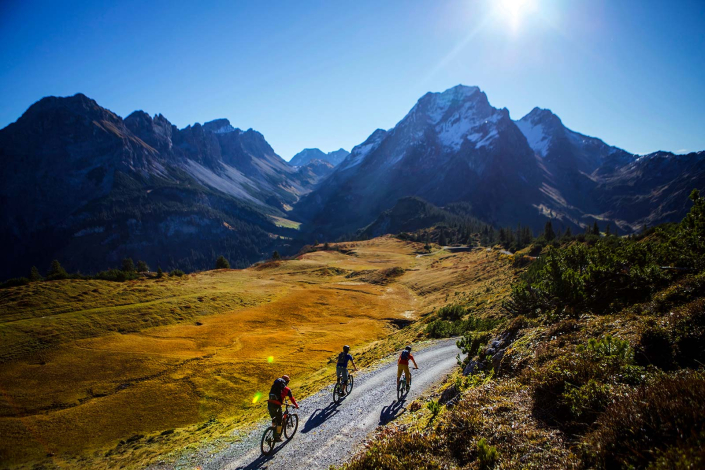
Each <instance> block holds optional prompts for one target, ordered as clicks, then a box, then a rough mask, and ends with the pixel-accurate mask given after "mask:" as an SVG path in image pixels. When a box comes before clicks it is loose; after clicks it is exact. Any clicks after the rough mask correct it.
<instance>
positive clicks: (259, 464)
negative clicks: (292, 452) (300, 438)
mask: <svg viewBox="0 0 705 470" xmlns="http://www.w3.org/2000/svg"><path fill="white" fill-rule="evenodd" d="M287 444H289V441H288V440H284V442H282V443H281V445H279V446H277V447H275V448H274V450H273V451H272V453H271V454H269V455H261V454H260V455H259V457H257V458H256V459H255V460H253V461H252V462H250V463H249V464H247V465H245V466H239V467H236V470H260V469H264V468H267V467H266V464H267V463H269V461H270V460H272V459H273V458H274V457H275V456H276V455H277V454H278V453H279V451H280V450H282V449H283V448H284V447H286V446H287Z"/></svg>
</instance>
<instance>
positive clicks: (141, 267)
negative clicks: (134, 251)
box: [137, 260, 149, 273]
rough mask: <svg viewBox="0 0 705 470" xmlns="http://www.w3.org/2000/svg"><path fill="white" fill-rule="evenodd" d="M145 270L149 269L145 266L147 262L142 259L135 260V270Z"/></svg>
mask: <svg viewBox="0 0 705 470" xmlns="http://www.w3.org/2000/svg"><path fill="white" fill-rule="evenodd" d="M147 271H149V266H147V263H145V262H144V261H142V260H139V261H137V272H138V273H146V272H147Z"/></svg>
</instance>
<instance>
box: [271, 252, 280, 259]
mask: <svg viewBox="0 0 705 470" xmlns="http://www.w3.org/2000/svg"><path fill="white" fill-rule="evenodd" d="M272 259H273V260H275V261H277V260H280V259H282V257H281V256H280V255H279V252H278V251H275V252H274V253H272Z"/></svg>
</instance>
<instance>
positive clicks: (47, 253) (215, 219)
mask: <svg viewBox="0 0 705 470" xmlns="http://www.w3.org/2000/svg"><path fill="white" fill-rule="evenodd" d="M0 161H1V162H2V165H1V166H0V184H1V187H0V202H1V203H2V204H1V206H0V207H1V208H0V240H1V241H2V242H4V246H6V247H8V248H7V249H6V250H4V252H3V255H2V260H1V261H2V263H0V276H4V277H7V276H11V275H22V274H26V271H28V270H29V267H30V266H32V265H37V266H40V267H42V266H47V265H48V263H49V262H50V261H51V260H52V259H54V258H57V259H60V260H61V262H62V263H63V264H64V265H65V266H66V267H67V268H68V269H69V270H82V271H84V272H94V271H97V270H101V269H105V268H107V267H110V266H112V265H117V264H119V261H120V260H121V259H122V258H123V257H127V256H130V257H133V258H135V259H143V260H145V261H146V262H147V263H148V264H150V265H151V266H152V268H156V266H162V267H163V268H165V269H167V268H168V269H171V268H177V267H178V268H181V269H185V270H193V269H204V268H211V267H212V265H213V262H214V260H215V258H216V257H217V256H219V255H221V254H222V255H225V256H226V257H227V258H229V259H230V261H231V263H232V264H233V265H234V266H238V267H239V266H245V265H248V264H250V263H252V262H254V261H257V260H259V259H262V258H266V257H268V256H269V255H270V254H271V252H272V251H273V250H274V249H279V250H284V251H287V250H295V249H296V247H297V246H300V245H301V244H303V243H305V242H310V241H311V240H313V239H316V238H317V239H320V240H334V239H336V238H338V237H340V236H344V235H350V234H354V233H356V232H358V231H361V230H364V228H365V227H367V226H368V225H370V224H372V223H373V222H375V221H376V220H378V217H380V215H381V214H383V213H385V211H389V210H390V209H392V208H393V207H395V205H396V204H397V201H399V200H400V199H402V198H406V197H409V196H415V197H418V198H422V199H423V200H425V201H427V202H428V203H430V204H433V205H436V206H446V205H449V204H452V203H456V202H462V203H464V204H465V206H464V207H467V208H470V211H471V215H472V216H473V217H476V218H478V219H480V220H482V221H483V222H485V223H489V224H492V225H495V226H507V225H512V226H515V225H516V224H517V223H521V224H522V225H524V226H530V227H532V228H533V229H534V231H535V232H538V231H539V230H540V229H541V228H542V226H543V224H544V223H545V221H547V220H553V221H554V222H555V223H556V224H558V225H559V226H560V225H563V226H566V227H567V226H570V227H572V228H573V229H580V228H581V227H584V226H587V225H591V224H592V223H593V222H595V221H597V222H599V223H601V224H604V223H607V222H610V223H612V224H615V225H616V226H617V227H619V229H620V232H621V233H630V232H633V231H636V230H639V229H640V228H641V227H642V226H643V225H654V224H658V223H662V222H668V221H674V220H678V219H680V218H681V217H682V216H683V215H684V214H685V212H686V211H687V210H688V201H687V195H688V193H689V192H690V190H692V189H693V188H700V189H703V188H705V152H696V153H691V154H687V155H674V154H672V153H669V152H655V153H652V154H649V155H642V156H639V155H633V154H630V153H629V152H626V151H624V150H622V149H619V148H616V147H613V146H610V145H608V144H606V143H604V142H603V141H601V140H600V139H597V138H594V137H589V136H585V135H582V134H580V133H578V132H575V131H572V130H570V129H568V128H567V127H565V126H564V125H563V123H562V122H561V120H560V118H559V117H558V116H556V115H555V114H553V113H552V112H551V111H549V110H544V109H539V108H535V109H534V110H532V111H531V112H530V113H529V114H527V115H526V116H524V117H523V118H521V119H519V120H516V121H515V120H512V118H511V117H510V115H509V111H508V110H507V109H497V108H494V107H493V106H492V105H491V104H490V103H489V101H488V98H487V96H486V95H485V93H483V92H482V91H481V90H480V89H479V88H477V87H467V86H462V85H459V86H456V87H454V88H451V89H449V90H446V91H445V92H442V93H427V94H426V95H424V96H423V97H422V98H421V99H419V101H418V102H417V103H416V105H415V106H414V107H413V108H412V109H411V111H410V112H409V113H408V114H407V115H406V116H405V117H404V118H403V119H402V120H401V121H400V122H399V123H398V124H397V125H396V126H394V127H393V128H392V129H389V130H382V129H378V130H376V131H374V132H373V133H372V134H371V135H370V137H368V138H367V140H365V142H363V143H361V144H360V145H358V146H356V147H355V148H353V150H352V152H350V153H349V154H348V152H346V151H345V150H343V149H340V150H338V151H336V152H330V153H328V154H325V153H323V152H322V151H320V150H318V149H305V150H304V151H302V152H300V153H299V154H297V155H296V156H295V157H294V158H292V160H291V162H289V163H287V162H286V161H284V160H283V159H282V158H280V157H279V156H278V155H277V154H276V153H275V152H274V150H273V149H272V148H271V146H270V145H269V144H268V143H267V141H266V140H265V138H264V136H262V134H260V133H258V132H257V131H255V130H253V129H248V130H246V131H243V130H240V129H236V128H234V127H233V126H232V125H231V124H230V122H229V121H228V120H227V119H216V120H214V121H210V122H207V123H205V124H203V125H201V124H194V125H191V126H187V127H186V128H184V129H178V128H177V127H176V126H174V125H172V124H171V123H170V122H169V121H168V120H167V119H166V118H165V117H164V116H162V115H161V114H158V115H155V116H150V115H148V114H147V113H144V112H142V111H135V112H134V113H132V114H130V115H129V116H127V117H126V118H124V119H122V118H121V117H119V116H117V115H116V114H115V113H113V112H111V111H109V110H107V109H105V108H103V107H101V106H99V105H98V104H97V103H96V102H95V101H94V100H92V99H90V98H88V97H86V96H84V95H82V94H77V95H74V96H71V97H65V98H57V97H48V98H44V99H42V100H40V101H38V102H37V103H35V104H34V105H32V106H31V107H30V108H29V109H28V110H27V111H26V112H25V113H24V114H23V115H22V116H21V117H20V118H19V119H18V120H17V121H16V122H14V123H12V124H10V125H8V126H7V127H5V128H4V129H2V130H0ZM298 222H301V223H302V225H301V228H300V230H296V229H294V227H296V226H297V225H298ZM375 227H376V228H375V230H373V231H374V232H375V233H376V232H377V231H379V230H380V225H375Z"/></svg>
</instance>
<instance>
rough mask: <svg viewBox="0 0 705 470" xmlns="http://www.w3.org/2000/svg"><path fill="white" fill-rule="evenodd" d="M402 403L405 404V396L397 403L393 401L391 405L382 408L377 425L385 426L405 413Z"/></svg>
mask: <svg viewBox="0 0 705 470" xmlns="http://www.w3.org/2000/svg"><path fill="white" fill-rule="evenodd" d="M404 403H406V396H404V397H402V399H401V400H399V401H397V400H394V401H393V402H392V404H391V405H387V406H385V407H384V408H382V412H381V413H380V414H379V424H380V425H385V424H387V423H389V422H390V421H393V420H395V419H397V418H398V417H399V416H401V415H402V414H404V413H405V412H406V407H405V406H404Z"/></svg>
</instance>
